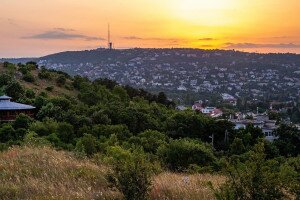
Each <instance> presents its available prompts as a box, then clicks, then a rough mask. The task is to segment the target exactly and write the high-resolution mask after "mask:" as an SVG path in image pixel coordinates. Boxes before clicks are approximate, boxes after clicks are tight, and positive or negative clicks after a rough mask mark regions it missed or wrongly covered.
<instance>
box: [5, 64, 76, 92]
mask: <svg viewBox="0 0 300 200" xmlns="http://www.w3.org/2000/svg"><path fill="white" fill-rule="evenodd" d="M38 72H39V71H38V70H34V71H31V74H32V75H33V76H34V77H35V80H36V81H35V82H34V83H28V82H26V81H24V80H23V79H22V74H21V73H20V72H18V71H16V72H15V73H14V77H15V78H16V79H17V80H18V81H19V82H20V83H21V85H23V86H24V87H25V88H26V89H32V90H33V91H34V92H35V93H36V94H39V93H40V92H43V91H44V92H47V93H48V95H49V96H51V97H55V96H60V95H68V96H76V95H77V91H75V90H68V89H66V88H65V87H64V86H63V87H58V86H57V84H56V81H55V80H56V78H57V77H58V75H57V74H56V73H51V74H52V79H51V80H44V79H40V78H39V77H38ZM0 73H9V72H8V69H6V68H4V67H3V64H2V63H0ZM66 84H67V85H70V84H71V82H70V80H67V83H66ZM49 86H53V87H54V89H53V91H51V92H49V91H46V90H45V89H46V88H47V87H49Z"/></svg>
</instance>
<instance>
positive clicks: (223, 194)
mask: <svg viewBox="0 0 300 200" xmlns="http://www.w3.org/2000/svg"><path fill="white" fill-rule="evenodd" d="M265 157H266V155H265V153H264V144H263V143H259V144H257V145H255V148H254V151H252V152H250V153H249V156H248V159H249V160H247V161H246V162H245V163H241V162H239V161H234V162H229V163H227V167H226V171H227V174H228V181H227V182H226V183H225V184H224V185H223V186H221V187H220V188H219V189H218V190H215V195H216V198H217V199H220V200H221V199H222V200H225V199H245V200H251V199H261V200H272V199H274V200H275V199H285V198H286V196H285V195H286V193H285V192H284V190H286V191H289V189H288V184H287V183H285V180H287V179H286V177H287V176H285V175H284V173H283V172H281V171H282V170H283V169H282V167H280V163H279V162H277V161H276V160H266V158H265ZM288 171H289V174H291V173H290V172H292V171H293V169H292V168H289V170H288ZM290 191H291V190H290Z"/></svg>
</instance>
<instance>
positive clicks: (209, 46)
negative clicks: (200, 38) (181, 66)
mask: <svg viewBox="0 0 300 200" xmlns="http://www.w3.org/2000/svg"><path fill="white" fill-rule="evenodd" d="M200 47H202V48H213V47H215V46H214V45H211V44H203V45H200Z"/></svg>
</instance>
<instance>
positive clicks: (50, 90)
mask: <svg viewBox="0 0 300 200" xmlns="http://www.w3.org/2000/svg"><path fill="white" fill-rule="evenodd" d="M53 89H54V87H53V86H48V87H46V90H47V91H48V92H52V91H53Z"/></svg>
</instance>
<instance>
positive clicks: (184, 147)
mask: <svg viewBox="0 0 300 200" xmlns="http://www.w3.org/2000/svg"><path fill="white" fill-rule="evenodd" d="M158 155H159V157H160V158H161V159H162V160H163V161H164V163H165V164H166V166H167V167H168V168H169V169H171V170H173V171H184V170H187V169H188V168H189V166H190V165H200V166H201V167H205V166H210V165H213V164H214V163H215V157H214V155H213V151H212V148H211V147H210V146H208V145H205V144H204V143H202V142H199V141H196V140H188V139H179V140H171V141H170V143H169V144H167V145H165V146H162V147H160V148H159V149H158Z"/></svg>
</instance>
